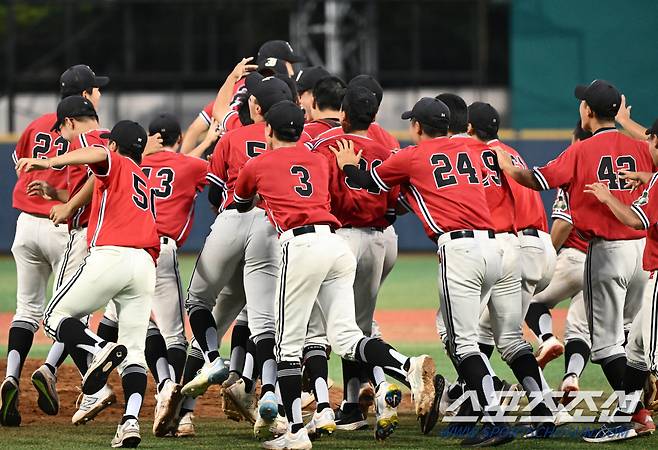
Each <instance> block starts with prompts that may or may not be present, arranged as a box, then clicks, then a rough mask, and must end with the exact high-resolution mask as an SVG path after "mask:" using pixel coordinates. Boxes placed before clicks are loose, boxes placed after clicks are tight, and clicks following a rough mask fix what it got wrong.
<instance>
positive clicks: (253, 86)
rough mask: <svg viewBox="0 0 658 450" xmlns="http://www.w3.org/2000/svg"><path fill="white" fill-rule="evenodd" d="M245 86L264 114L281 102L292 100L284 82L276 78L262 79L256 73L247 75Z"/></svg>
mask: <svg viewBox="0 0 658 450" xmlns="http://www.w3.org/2000/svg"><path fill="white" fill-rule="evenodd" d="M245 86H246V87H247V91H248V92H249V94H251V95H253V96H254V97H256V100H257V101H258V104H259V105H260V107H261V109H262V110H263V111H264V112H267V110H269V109H270V107H271V106H272V105H273V104H275V103H278V102H280V101H282V100H292V92H290V88H289V87H288V85H287V84H286V82H285V81H283V80H280V79H279V78H277V77H263V76H262V75H261V74H259V73H257V72H252V73H250V74H249V75H247V78H246V80H245Z"/></svg>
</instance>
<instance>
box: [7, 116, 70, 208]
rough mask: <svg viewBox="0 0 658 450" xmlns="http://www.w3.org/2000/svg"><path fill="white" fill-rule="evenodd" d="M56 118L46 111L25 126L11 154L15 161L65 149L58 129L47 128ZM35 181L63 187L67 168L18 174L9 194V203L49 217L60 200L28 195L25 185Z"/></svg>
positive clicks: (66, 145) (53, 155)
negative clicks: (10, 196)
mask: <svg viewBox="0 0 658 450" xmlns="http://www.w3.org/2000/svg"><path fill="white" fill-rule="evenodd" d="M56 121H57V115H56V114H55V113H50V114H45V115H43V116H41V117H39V118H38V119H35V120H33V121H32V122H31V123H30V124H29V125H28V126H27V128H25V130H24V131H23V134H21V137H20V138H19V139H18V142H17V143H16V148H15V149H14V153H13V154H12V159H13V160H14V164H16V163H17V162H18V160H19V159H21V158H53V157H55V156H58V155H63V154H64V153H66V152H67V150H68V148H69V142H68V141H67V140H66V139H64V138H63V137H62V136H60V135H59V134H58V133H57V132H55V131H50V129H51V128H52V127H53V124H54V123H55V122H56ZM34 180H42V181H47V182H48V184H50V185H51V186H53V187H54V188H55V189H66V170H65V168H59V169H56V168H53V169H49V170H42V171H38V172H28V173H25V172H21V173H19V174H18V180H16V185H15V186H14V193H13V195H12V206H13V207H14V208H16V209H18V210H20V211H23V212H26V213H29V214H37V215H40V216H48V215H49V214H50V209H51V208H52V207H53V206H55V205H57V204H59V202H58V201H56V200H46V199H44V198H43V197H40V196H38V195H35V196H32V197H29V196H28V195H27V186H28V185H29V184H30V183H31V182H32V181H34Z"/></svg>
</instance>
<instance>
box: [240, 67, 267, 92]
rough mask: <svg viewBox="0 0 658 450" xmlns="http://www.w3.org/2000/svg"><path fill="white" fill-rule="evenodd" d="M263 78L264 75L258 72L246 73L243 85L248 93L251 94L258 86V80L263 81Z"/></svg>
mask: <svg viewBox="0 0 658 450" xmlns="http://www.w3.org/2000/svg"><path fill="white" fill-rule="evenodd" d="M263 78H265V77H264V76H263V75H261V74H259V73H258V72H252V73H250V74H249V75H247V78H245V80H244V85H245V87H246V88H247V91H248V92H249V93H250V94H253V93H254V91H255V90H256V89H257V88H258V85H259V84H260V82H261V81H263Z"/></svg>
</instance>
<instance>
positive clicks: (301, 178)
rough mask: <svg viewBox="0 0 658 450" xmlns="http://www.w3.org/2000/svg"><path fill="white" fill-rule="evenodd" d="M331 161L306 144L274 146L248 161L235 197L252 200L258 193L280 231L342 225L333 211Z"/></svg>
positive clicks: (238, 181) (238, 182)
mask: <svg viewBox="0 0 658 450" xmlns="http://www.w3.org/2000/svg"><path fill="white" fill-rule="evenodd" d="M328 165H329V162H328V161H327V158H325V157H324V156H322V155H321V154H320V153H318V152H315V151H307V150H305V149H304V148H302V147H282V148H278V149H276V150H270V151H268V152H266V153H263V154H262V155H260V156H259V157H257V158H254V159H252V160H250V161H248V162H247V163H246V164H245V166H244V167H243V169H242V170H241V171H240V176H239V177H238V180H237V183H236V186H235V197H236V199H238V200H239V201H242V202H244V201H250V199H252V198H253V197H254V195H256V193H258V194H259V195H260V196H261V198H262V199H263V206H264V207H265V210H266V211H267V215H268V217H269V219H270V221H271V222H272V225H274V227H275V228H276V230H277V232H278V233H283V232H284V231H287V230H290V229H291V228H297V227H301V226H304V225H330V226H334V227H339V226H340V222H338V219H336V217H334V216H333V215H332V214H331V211H330V209H331V200H330V196H329V167H328Z"/></svg>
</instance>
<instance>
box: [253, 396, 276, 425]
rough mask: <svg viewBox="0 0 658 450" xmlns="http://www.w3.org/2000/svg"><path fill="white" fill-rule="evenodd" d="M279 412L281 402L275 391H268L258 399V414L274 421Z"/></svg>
mask: <svg viewBox="0 0 658 450" xmlns="http://www.w3.org/2000/svg"><path fill="white" fill-rule="evenodd" d="M278 413H279V403H278V401H277V398H276V394H275V393H274V392H271V391H270V392H266V393H265V394H263V397H262V398H261V399H260V400H259V401H258V415H259V416H260V417H262V418H263V419H265V420H266V421H269V422H271V421H273V420H274V419H276V416H277V415H278Z"/></svg>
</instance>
